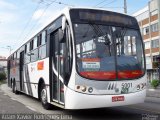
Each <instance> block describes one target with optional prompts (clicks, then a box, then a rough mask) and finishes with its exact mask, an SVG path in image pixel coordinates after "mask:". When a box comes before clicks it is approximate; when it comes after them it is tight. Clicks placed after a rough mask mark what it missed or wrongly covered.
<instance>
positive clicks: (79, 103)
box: [65, 88, 146, 109]
mask: <svg viewBox="0 0 160 120" xmlns="http://www.w3.org/2000/svg"><path fill="white" fill-rule="evenodd" d="M118 96H124V100H123V101H114V102H113V97H118ZM145 97H146V90H142V91H139V92H135V93H129V94H120V95H89V94H83V93H79V92H76V91H73V90H71V89H69V88H68V89H67V91H66V95H65V109H89V108H104V107H113V106H123V105H131V104H137V103H143V102H144V100H145Z"/></svg>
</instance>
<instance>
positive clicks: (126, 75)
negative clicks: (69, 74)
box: [80, 70, 143, 80]
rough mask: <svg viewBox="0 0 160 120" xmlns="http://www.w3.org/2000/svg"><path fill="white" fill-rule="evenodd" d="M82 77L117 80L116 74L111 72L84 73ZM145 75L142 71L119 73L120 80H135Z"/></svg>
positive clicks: (81, 73)
mask: <svg viewBox="0 0 160 120" xmlns="http://www.w3.org/2000/svg"><path fill="white" fill-rule="evenodd" d="M80 75H82V76H84V77H86V78H90V79H97V80H106V79H107V80H113V79H116V72H114V71H110V72H106V71H83V72H80ZM141 75H143V71H141V70H131V71H118V79H133V78H137V77H140V76H141Z"/></svg>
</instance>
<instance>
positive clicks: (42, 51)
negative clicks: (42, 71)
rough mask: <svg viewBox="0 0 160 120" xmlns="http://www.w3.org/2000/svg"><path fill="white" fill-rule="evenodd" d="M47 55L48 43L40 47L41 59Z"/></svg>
mask: <svg viewBox="0 0 160 120" xmlns="http://www.w3.org/2000/svg"><path fill="white" fill-rule="evenodd" d="M45 57H46V45H43V46H41V47H40V48H39V59H43V58H45Z"/></svg>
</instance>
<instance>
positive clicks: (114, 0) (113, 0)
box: [100, 0, 117, 8]
mask: <svg viewBox="0 0 160 120" xmlns="http://www.w3.org/2000/svg"><path fill="white" fill-rule="evenodd" d="M116 1H117V0H112V1H111V2H109V3H107V4H104V5H103V6H101V7H100V8H102V7H104V6H107V5H110V4H112V3H114V2H116Z"/></svg>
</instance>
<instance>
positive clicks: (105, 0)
mask: <svg viewBox="0 0 160 120" xmlns="http://www.w3.org/2000/svg"><path fill="white" fill-rule="evenodd" d="M105 1H106V0H103V1H101V2H100V3H98V4H96V5H94V6H93V7H97V6H98V5H100V4H102V3H104V2H105Z"/></svg>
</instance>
